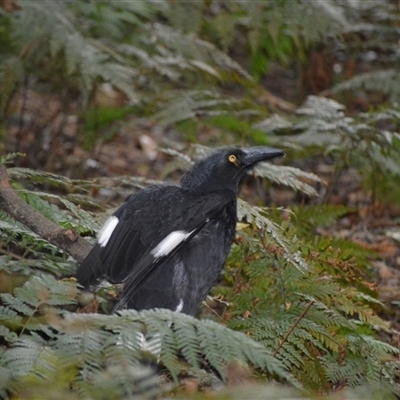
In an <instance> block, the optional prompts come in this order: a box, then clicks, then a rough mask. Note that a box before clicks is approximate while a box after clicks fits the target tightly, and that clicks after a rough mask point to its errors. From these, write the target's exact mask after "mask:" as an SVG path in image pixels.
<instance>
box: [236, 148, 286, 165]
mask: <svg viewBox="0 0 400 400" xmlns="http://www.w3.org/2000/svg"><path fill="white" fill-rule="evenodd" d="M242 150H243V151H244V153H245V156H244V158H243V167H244V168H245V169H248V168H251V167H253V166H254V165H256V164H257V163H259V162H261V161H267V160H271V159H272V158H275V157H282V156H284V155H285V152H284V151H283V150H280V149H275V148H274V147H248V148H247V149H242Z"/></svg>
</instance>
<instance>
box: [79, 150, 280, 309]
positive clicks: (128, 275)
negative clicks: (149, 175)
mask: <svg viewBox="0 0 400 400" xmlns="http://www.w3.org/2000/svg"><path fill="white" fill-rule="evenodd" d="M282 155H284V152H283V151H282V150H279V149H274V148H270V147H250V148H238V147H224V148H221V149H218V150H216V151H214V152H213V153H212V154H211V155H209V156H208V157H206V158H204V159H203V160H201V161H199V162H197V163H196V164H194V165H193V166H192V168H191V169H190V170H189V171H188V172H187V173H186V174H185V175H184V176H183V178H182V180H181V184H180V185H174V184H159V185H153V186H149V187H147V188H145V189H142V190H141V191H139V192H138V193H135V194H132V195H130V196H128V197H127V198H126V200H125V202H124V204H123V205H122V206H121V207H120V208H119V209H118V210H117V211H116V212H115V213H114V214H113V215H112V216H111V217H110V218H109V219H108V221H107V222H106V223H105V225H104V227H103V228H102V230H101V231H100V232H99V235H98V242H97V243H96V245H95V246H94V248H93V249H92V251H91V252H90V253H89V255H88V256H87V258H86V259H85V260H84V261H83V263H82V265H81V266H80V269H79V270H78V272H77V276H76V277H77V279H78V282H80V283H81V284H82V285H83V286H84V287H89V286H91V285H95V284H97V283H99V282H100V281H101V280H103V279H105V280H108V281H110V282H112V283H122V282H123V283H124V289H123V292H122V294H121V297H120V299H119V301H118V303H117V304H116V305H115V307H114V309H113V312H114V311H116V310H118V309H120V308H122V307H124V306H126V305H127V306H128V307H129V308H134V309H136V310H143V309H150V308H156V307H157V308H169V309H171V310H173V311H179V312H183V313H186V314H189V315H194V314H195V313H196V311H197V309H198V308H199V306H200V304H201V302H202V301H203V300H204V299H205V298H206V297H207V294H208V292H209V291H210V290H211V288H212V287H213V285H214V284H215V283H216V281H217V279H218V277H219V275H220V273H221V270H222V268H223V266H224V262H225V259H226V257H227V255H228V252H229V249H230V247H231V244H232V241H233V239H234V235H235V226H236V221H237V216H236V207H237V195H238V191H239V182H240V180H241V178H242V177H243V176H244V175H245V173H246V171H248V170H249V169H250V168H252V167H253V166H254V165H255V164H257V163H259V162H260V161H266V160H269V159H272V158H274V157H279V156H282Z"/></svg>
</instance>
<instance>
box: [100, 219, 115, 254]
mask: <svg viewBox="0 0 400 400" xmlns="http://www.w3.org/2000/svg"><path fill="white" fill-rule="evenodd" d="M118 222H119V219H118V218H117V217H116V216H115V215H112V216H111V217H110V218H108V220H107V221H106V223H105V224H104V225H103V227H102V228H101V230H100V232H99V233H98V235H97V237H98V242H99V245H100V246H101V247H105V246H106V245H107V243H108V241H109V240H110V237H111V235H112V233H113V232H114V229H115V227H116V226H117V225H118Z"/></svg>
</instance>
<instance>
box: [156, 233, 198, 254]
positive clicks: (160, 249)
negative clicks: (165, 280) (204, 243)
mask: <svg viewBox="0 0 400 400" xmlns="http://www.w3.org/2000/svg"><path fill="white" fill-rule="evenodd" d="M192 232H193V231H192ZM192 232H184V231H174V232H171V233H170V234H169V235H168V236H167V237H166V238H164V239H163V240H161V242H160V243H158V245H157V246H156V247H154V249H153V250H152V251H151V254H152V255H153V256H154V257H155V258H159V257H163V256H166V255H167V254H169V253H171V251H173V250H174V249H175V247H177V246H178V245H179V244H180V243H182V242H183V241H184V240H185V239H187V238H188V237H189V236H190V235H191V234H192Z"/></svg>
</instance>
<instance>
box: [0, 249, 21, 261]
mask: <svg viewBox="0 0 400 400" xmlns="http://www.w3.org/2000/svg"><path fill="white" fill-rule="evenodd" d="M0 254H4V255H5V256H10V257H12V258H15V259H16V260H23V259H24V257H22V256H20V255H18V254H15V253H13V252H12V251H7V250H4V249H0Z"/></svg>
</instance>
